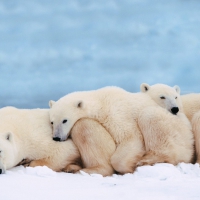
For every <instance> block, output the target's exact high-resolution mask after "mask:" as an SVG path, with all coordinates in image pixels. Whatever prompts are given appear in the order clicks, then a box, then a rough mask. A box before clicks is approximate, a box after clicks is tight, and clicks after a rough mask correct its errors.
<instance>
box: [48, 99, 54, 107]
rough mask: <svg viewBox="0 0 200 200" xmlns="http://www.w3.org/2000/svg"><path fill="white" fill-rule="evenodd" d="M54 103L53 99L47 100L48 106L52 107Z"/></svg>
mask: <svg viewBox="0 0 200 200" xmlns="http://www.w3.org/2000/svg"><path fill="white" fill-rule="evenodd" d="M54 103H56V102H55V101H53V100H50V101H49V107H50V108H52V107H53V105H54Z"/></svg>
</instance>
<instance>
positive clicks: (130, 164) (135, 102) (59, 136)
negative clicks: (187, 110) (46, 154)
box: [49, 87, 193, 174]
mask: <svg viewBox="0 0 200 200" xmlns="http://www.w3.org/2000/svg"><path fill="white" fill-rule="evenodd" d="M49 105H50V108H51V109H50V120H51V123H52V124H53V137H54V139H55V140H60V141H64V140H66V139H67V137H68V136H69V134H70V131H71V129H72V127H73V126H74V124H75V123H76V121H77V120H79V119H81V118H85V117H87V118H92V119H94V120H97V121H98V122H99V123H100V124H102V125H103V126H104V127H105V129H106V130H107V131H108V132H109V133H110V135H111V136H112V138H113V139H114V141H115V143H116V145H117V149H116V151H115V152H114V154H113V155H112V157H111V164H112V166H113V167H114V169H115V170H116V171H117V172H119V173H122V174H124V173H130V172H133V171H134V169H135V167H136V166H137V163H138V162H139V161H140V160H141V158H142V156H143V155H144V153H145V151H146V150H145V146H144V141H143V136H142V133H141V131H140V127H139V123H138V120H139V117H140V113H141V111H143V110H144V109H145V108H147V107H149V106H150V107H151V106H153V108H154V110H155V111H158V112H159V115H162V117H161V120H159V121H158V122H156V123H155V124H154V126H158V124H159V125H160V126H159V128H160V129H159V130H156V128H155V129H154V131H157V132H158V131H161V132H162V133H163V134H165V135H166V134H168V131H169V130H168V129H166V128H165V127H167V126H169V121H171V120H175V121H174V122H173V126H171V127H172V128H173V130H174V132H176V133H177V134H179V136H180V137H179V139H181V141H183V138H181V134H182V132H185V133H186V134H188V135H190V136H191V135H192V133H191V127H190V125H189V123H188V122H185V119H184V120H183V121H182V120H178V121H176V119H177V117H176V118H174V116H173V115H171V114H169V113H168V112H166V110H165V109H163V108H161V107H160V106H159V105H158V104H157V103H156V102H155V101H154V100H153V99H152V98H151V97H150V96H149V95H146V94H144V93H130V92H127V91H125V90H123V89H121V88H118V87H105V88H102V89H99V90H94V91H83V92H74V93H71V94H68V95H66V96H64V97H63V98H61V99H59V100H58V101H57V102H54V101H50V102H49ZM151 114H152V116H149V117H152V118H153V117H155V116H156V117H157V118H159V115H158V116H157V115H156V114H157V112H156V114H154V112H151ZM163 118H166V119H168V121H167V122H166V123H165V121H162V119H163ZM186 121H187V119H186ZM176 122H177V123H180V124H177V123H176ZM185 123H186V124H185ZM181 127H183V128H181ZM166 131H167V132H166ZM157 132H155V135H156V134H157ZM192 142H193V141H192V139H191V140H189V144H191V145H189V146H190V147H189V148H187V146H186V150H185V151H184V152H185V153H186V154H187V155H188V156H186V157H184V158H182V157H178V156H177V157H176V158H175V159H176V163H178V162H190V161H191V157H192V154H193V151H192V147H191V146H192ZM169 148H170V147H169ZM163 153H164V152H163ZM168 156H170V155H168ZM167 161H168V160H166V162H167ZM156 162H159V161H156Z"/></svg>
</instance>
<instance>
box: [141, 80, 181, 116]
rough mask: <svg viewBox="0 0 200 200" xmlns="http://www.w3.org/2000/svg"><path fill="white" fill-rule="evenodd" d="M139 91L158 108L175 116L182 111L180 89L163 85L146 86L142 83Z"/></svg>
mask: <svg viewBox="0 0 200 200" xmlns="http://www.w3.org/2000/svg"><path fill="white" fill-rule="evenodd" d="M140 90H141V92H143V93H146V94H147V95H149V96H150V97H151V98H152V99H153V100H154V101H155V102H156V103H157V104H158V105H159V106H161V107H163V108H165V109H167V110H168V111H169V112H171V113H172V114H174V115H176V114H177V113H178V112H179V110H181V111H182V102H181V98H180V88H179V87H178V86H174V87H170V86H168V85H164V84H155V85H152V86H150V85H148V84H146V83H142V84H141V86H140Z"/></svg>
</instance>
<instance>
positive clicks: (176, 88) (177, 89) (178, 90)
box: [174, 85, 181, 94]
mask: <svg viewBox="0 0 200 200" xmlns="http://www.w3.org/2000/svg"><path fill="white" fill-rule="evenodd" d="M174 89H175V90H176V92H177V93H178V94H180V93H181V89H180V87H179V86H178V85H175V86H174Z"/></svg>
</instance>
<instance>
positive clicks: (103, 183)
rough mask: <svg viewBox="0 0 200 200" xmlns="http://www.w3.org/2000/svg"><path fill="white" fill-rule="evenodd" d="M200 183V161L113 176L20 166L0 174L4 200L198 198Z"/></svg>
mask: <svg viewBox="0 0 200 200" xmlns="http://www.w3.org/2000/svg"><path fill="white" fill-rule="evenodd" d="M199 184H200V168H199V165H198V164H195V165H192V164H185V163H180V164H179V165H178V166H173V165H171V164H156V165H154V166H143V167H139V168H138V169H137V170H136V172H135V173H133V174H126V175H123V176H122V175H116V174H115V175H113V176H110V177H102V176H101V175H98V174H93V175H88V174H86V173H82V174H67V173H62V172H59V173H57V172H54V171H52V170H51V169H49V168H47V167H36V168H30V167H28V168H24V167H22V166H19V167H15V168H13V169H11V170H8V171H7V173H6V174H4V175H1V176H0V188H1V193H0V197H1V199H3V200H12V199H21V200H23V199H24V200H25V199H30V200H35V199H37V200H42V199H49V200H54V199H59V200H62V199H63V200H64V199H75V200H76V199H77V200H79V199H83V200H88V199H97V200H101V199H104V200H106V199H108V200H110V199H117V200H120V199H130V200H131V199H142V200H143V199H148V200H149V199H150V200H169V199H170V200H171V199H172V200H189V199H190V200H191V199H192V200H197V199H199V198H200V190H199Z"/></svg>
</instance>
